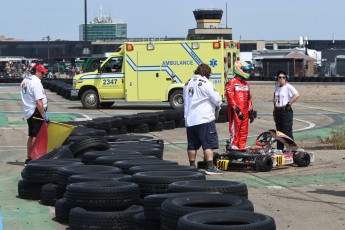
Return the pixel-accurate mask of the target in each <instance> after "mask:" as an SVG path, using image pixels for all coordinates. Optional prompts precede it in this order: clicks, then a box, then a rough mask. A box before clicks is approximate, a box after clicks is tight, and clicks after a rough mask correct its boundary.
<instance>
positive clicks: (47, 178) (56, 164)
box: [25, 159, 83, 184]
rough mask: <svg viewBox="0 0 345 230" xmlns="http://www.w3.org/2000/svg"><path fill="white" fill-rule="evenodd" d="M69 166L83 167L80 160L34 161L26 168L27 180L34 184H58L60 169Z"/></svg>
mask: <svg viewBox="0 0 345 230" xmlns="http://www.w3.org/2000/svg"><path fill="white" fill-rule="evenodd" d="M69 165H83V164H82V163H81V162H80V160H79V159H60V160H52V159H45V160H34V161H30V163H29V164H28V165H27V166H26V167H25V179H26V180H27V181H30V182H33V183H42V184H47V183H55V184H56V183H57V174H58V171H59V169H60V168H62V167H65V166H69Z"/></svg>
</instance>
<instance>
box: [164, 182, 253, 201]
mask: <svg viewBox="0 0 345 230" xmlns="http://www.w3.org/2000/svg"><path fill="white" fill-rule="evenodd" d="M168 191H169V192H220V193H223V194H231V195H236V196H242V197H244V198H246V199H248V188H247V185H246V184H244V183H242V182H238V181H228V180H200V181H198V180H192V181H177V182H173V183H171V184H169V186H168Z"/></svg>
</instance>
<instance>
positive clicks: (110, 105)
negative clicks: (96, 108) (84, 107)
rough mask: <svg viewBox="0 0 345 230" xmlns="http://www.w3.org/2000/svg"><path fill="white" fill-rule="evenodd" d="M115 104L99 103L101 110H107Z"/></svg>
mask: <svg viewBox="0 0 345 230" xmlns="http://www.w3.org/2000/svg"><path fill="white" fill-rule="evenodd" d="M114 103H115V102H101V103H99V105H100V106H101V108H103V109H107V108H110V107H112V106H113V104H114Z"/></svg>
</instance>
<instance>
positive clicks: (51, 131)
mask: <svg viewBox="0 0 345 230" xmlns="http://www.w3.org/2000/svg"><path fill="white" fill-rule="evenodd" d="M75 128H76V126H73V125H67V124H63V123H59V122H55V121H50V122H49V123H48V146H47V151H46V152H47V153H49V152H50V151H52V150H53V149H54V148H56V147H60V146H61V145H62V144H63V143H64V142H65V140H66V139H67V138H68V137H69V135H70V134H71V133H72V132H73V130H74V129H75Z"/></svg>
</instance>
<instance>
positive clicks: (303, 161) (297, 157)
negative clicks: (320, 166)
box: [293, 152, 310, 167]
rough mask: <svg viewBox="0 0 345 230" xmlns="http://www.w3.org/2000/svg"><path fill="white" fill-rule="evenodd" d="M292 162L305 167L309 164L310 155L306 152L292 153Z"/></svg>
mask: <svg viewBox="0 0 345 230" xmlns="http://www.w3.org/2000/svg"><path fill="white" fill-rule="evenodd" d="M293 162H294V163H295V164H296V165H298V166H299V167H307V166H308V165H309V164H310V155H309V153H307V152H296V153H294V155H293Z"/></svg>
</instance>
